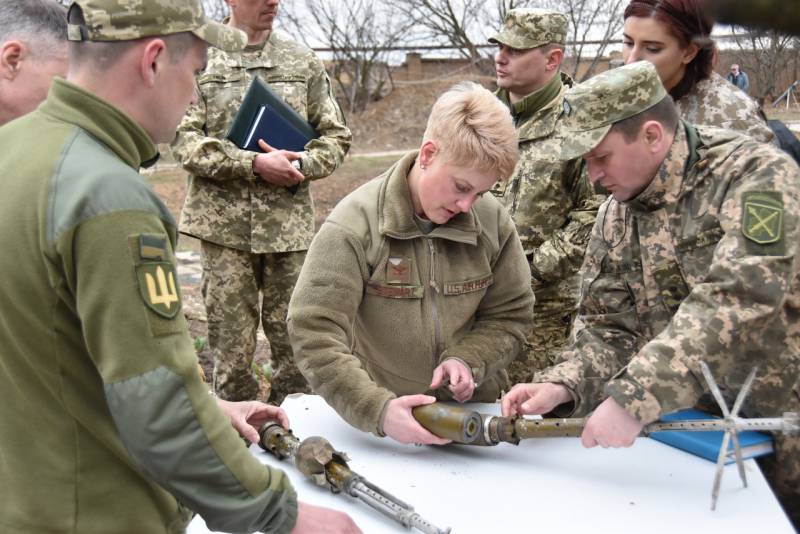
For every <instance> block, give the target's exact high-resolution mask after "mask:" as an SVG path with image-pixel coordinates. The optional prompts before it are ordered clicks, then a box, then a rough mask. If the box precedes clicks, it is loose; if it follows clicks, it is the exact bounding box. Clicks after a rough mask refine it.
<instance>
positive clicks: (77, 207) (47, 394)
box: [0, 80, 297, 534]
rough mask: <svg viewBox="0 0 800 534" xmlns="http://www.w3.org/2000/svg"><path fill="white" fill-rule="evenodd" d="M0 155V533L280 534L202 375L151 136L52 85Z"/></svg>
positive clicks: (279, 518)
mask: <svg viewBox="0 0 800 534" xmlns="http://www.w3.org/2000/svg"><path fill="white" fill-rule="evenodd" d="M0 144H2V146H4V147H6V149H5V150H3V151H2V154H0V172H2V173H3V184H4V193H3V195H2V196H0V210H1V211H2V213H3V217H4V222H3V225H2V226H0V247H2V250H3V254H0V271H2V272H3V279H2V281H0V301H1V302H2V303H3V310H4V311H3V319H2V321H0V380H1V381H2V383H3V384H4V386H3V387H2V388H0V429H1V430H0V480H2V481H3V482H2V484H0V531H2V532H15V533H31V534H33V533H35V534H40V533H71V534H72V533H74V534H77V533H83V532H102V533H104V534H116V533H120V534H122V533H125V532H131V531H136V532H147V533H178V532H183V530H184V528H185V527H186V525H187V523H188V521H189V519H190V518H191V512H190V510H191V511H194V512H197V513H200V514H201V515H202V516H203V517H204V518H205V520H206V523H207V524H208V525H209V526H210V527H211V528H213V529H214V530H225V531H229V532H233V531H236V532H251V531H255V530H262V529H269V530H271V531H275V532H288V531H289V530H291V528H292V527H293V525H294V522H295V518H296V513H297V512H296V497H295V494H294V491H293V489H292V488H291V485H290V484H289V482H288V480H287V479H286V477H285V476H284V475H283V473H282V472H280V471H278V470H271V469H267V468H265V467H263V466H262V465H260V463H259V462H258V461H257V460H255V459H254V458H253V457H252V455H251V454H250V453H249V452H248V450H247V449H246V448H245V447H243V446H242V440H241V438H240V437H239V436H238V435H237V434H236V432H235V431H234V430H233V428H232V426H231V424H230V421H229V419H228V418H227V417H225V416H224V415H223V414H222V412H221V411H220V410H219V408H218V407H217V405H216V402H215V400H214V399H213V397H211V396H210V395H209V394H208V387H207V386H206V384H205V383H204V382H203V381H202V379H201V377H200V376H199V373H198V371H197V369H198V368H197V358H196V356H195V353H194V350H193V345H192V341H191V339H190V338H189V336H188V334H187V326H186V322H185V320H184V318H183V313H182V311H181V303H180V291H179V290H180V288H179V286H178V285H177V283H176V278H175V277H176V273H175V257H174V254H173V250H174V246H175V240H176V237H177V231H176V228H175V222H174V221H173V219H172V217H171V216H170V214H169V212H168V211H167V209H166V207H165V206H164V204H163V203H162V202H161V201H160V200H159V199H158V197H157V196H156V194H155V193H154V192H153V190H152V189H151V188H150V187H149V185H148V184H147V183H146V182H145V180H144V178H143V177H142V176H141V175H140V174H139V173H138V172H137V170H138V167H139V166H140V165H141V164H142V163H143V162H147V161H152V160H154V159H155V157H156V155H157V151H156V149H155V147H154V145H153V143H152V142H151V141H150V138H149V137H148V135H147V134H146V133H145V131H144V130H143V129H142V128H141V127H140V126H139V125H138V124H136V123H135V122H134V121H133V120H132V119H131V118H129V117H128V116H127V115H125V114H123V113H122V112H120V111H119V110H117V109H116V108H114V107H112V106H111V105H110V104H108V103H106V102H105V101H103V100H101V99H99V98H97V97H96V96H94V95H92V94H90V93H87V92H85V91H84V90H82V89H80V88H79V87H77V86H74V85H72V84H69V83H67V82H65V81H63V80H56V81H55V83H54V85H53V87H52V89H51V91H50V94H49V96H48V99H47V100H46V101H45V103H44V104H43V105H42V106H41V107H40V108H39V109H38V110H37V111H35V112H33V113H31V114H29V115H27V116H25V117H23V118H21V119H19V120H17V121H14V122H11V123H9V124H8V125H6V126H4V127H3V128H0ZM12 310H13V311H12Z"/></svg>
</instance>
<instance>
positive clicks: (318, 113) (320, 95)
mask: <svg viewBox="0 0 800 534" xmlns="http://www.w3.org/2000/svg"><path fill="white" fill-rule="evenodd" d="M311 63H312V64H311V65H310V67H311V71H312V72H311V76H310V78H309V80H308V110H307V113H308V122H310V123H311V124H312V125H313V126H314V127H315V128H316V129H317V132H319V135H320V136H319V138H318V139H314V140H312V141H311V142H310V143H308V144H307V145H306V154H305V156H304V157H303V159H302V162H301V163H302V172H303V175H304V176H305V177H306V178H308V179H311V180H316V179H319V178H325V177H326V176H329V175H330V174H331V173H333V171H335V170H336V168H337V167H338V166H339V165H341V164H342V161H344V156H345V154H347V151H348V150H349V149H350V143H351V141H352V139H353V135H352V134H351V133H350V129H349V128H348V127H347V124H346V121H345V118H344V114H343V113H342V110H341V108H340V107H339V104H338V103H337V102H336V97H335V96H334V94H333V87H332V86H331V81H330V78H328V74H327V73H326V72H325V67H324V66H323V65H322V62H321V61H320V60H319V59H318V58H316V57H314V58H313V60H312V61H311Z"/></svg>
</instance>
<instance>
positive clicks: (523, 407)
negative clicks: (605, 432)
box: [500, 382, 572, 417]
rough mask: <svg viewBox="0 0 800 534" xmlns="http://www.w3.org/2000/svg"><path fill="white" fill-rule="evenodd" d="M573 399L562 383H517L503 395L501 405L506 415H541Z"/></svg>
mask: <svg viewBox="0 0 800 534" xmlns="http://www.w3.org/2000/svg"><path fill="white" fill-rule="evenodd" d="M571 400H572V395H570V393H569V390H568V389H567V388H566V387H565V386H563V385H561V384H553V383H551V382H544V383H541V384H517V385H516V386H514V387H513V388H511V391H509V392H508V393H506V394H505V395H503V399H502V400H501V401H500V406H501V409H502V411H503V416H504V417H510V416H512V415H540V414H543V413H549V412H552V411H553V410H554V409H555V407H556V406H558V405H559V404H564V403H565V402H569V401H571Z"/></svg>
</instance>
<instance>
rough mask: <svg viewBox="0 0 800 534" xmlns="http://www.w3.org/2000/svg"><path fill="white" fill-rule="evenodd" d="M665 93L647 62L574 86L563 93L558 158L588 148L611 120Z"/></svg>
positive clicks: (571, 156)
mask: <svg viewBox="0 0 800 534" xmlns="http://www.w3.org/2000/svg"><path fill="white" fill-rule="evenodd" d="M665 96H667V91H666V89H664V86H663V85H662V84H661V79H660V78H659V77H658V72H656V68H655V67H654V66H653V64H652V63H650V62H648V61H637V62H636V63H631V64H630V65H624V66H622V67H618V68H616V69H612V70H608V71H606V72H603V73H601V74H598V75H597V76H595V77H593V78H590V79H589V80H587V81H585V82H583V83H581V84H578V85H576V86H574V87H573V88H572V89H570V90H569V91H567V93H566V94H565V95H564V116H563V117H562V119H561V124H560V126H559V137H561V139H562V144H561V159H564V160H568V159H574V158H577V157H580V156H582V155H584V154H586V153H587V152H589V151H591V150H592V149H593V148H594V147H596V146H597V145H598V144H599V143H600V141H602V140H603V138H604V137H605V136H606V134H607V133H608V131H609V130H610V129H611V127H612V126H613V125H614V123H617V122H620V121H622V120H625V119H627V118H629V117H633V116H634V115H637V114H639V113H641V112H643V111H646V110H648V109H650V108H651V107H653V106H655V105H656V104H658V103H659V102H661V100H663V99H664V97H665Z"/></svg>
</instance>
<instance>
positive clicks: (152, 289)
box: [136, 261, 181, 319]
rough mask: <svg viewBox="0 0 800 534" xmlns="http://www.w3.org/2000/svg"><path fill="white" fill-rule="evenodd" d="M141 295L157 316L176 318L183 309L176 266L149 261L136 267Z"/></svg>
mask: <svg viewBox="0 0 800 534" xmlns="http://www.w3.org/2000/svg"><path fill="white" fill-rule="evenodd" d="M136 278H137V279H138V281H139V293H141V295H142V299H143V300H144V303H145V304H146V305H147V307H148V308H150V309H151V310H152V311H154V312H155V313H156V314H158V315H160V316H161V317H165V318H167V319H172V318H174V317H175V316H176V315H177V314H178V311H180V309H181V298H180V294H179V293H178V289H177V286H176V285H175V279H176V278H177V275H176V273H175V266H174V265H172V264H171V263H170V262H168V261H149V262H144V263H141V264H140V265H137V266H136Z"/></svg>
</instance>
